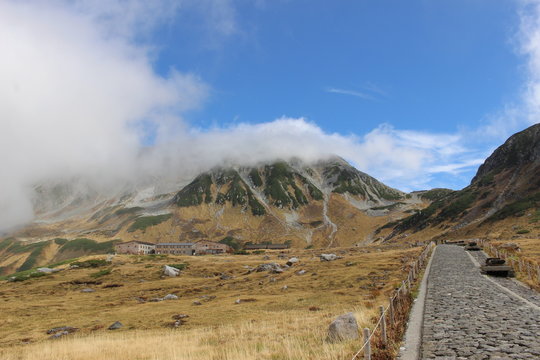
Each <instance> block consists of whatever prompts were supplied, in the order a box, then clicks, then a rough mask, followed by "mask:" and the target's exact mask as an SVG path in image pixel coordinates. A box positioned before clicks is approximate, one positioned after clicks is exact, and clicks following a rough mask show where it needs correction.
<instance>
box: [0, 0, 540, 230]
mask: <svg viewBox="0 0 540 360" xmlns="http://www.w3.org/2000/svg"><path fill="white" fill-rule="evenodd" d="M531 3H532V2H531ZM528 6H533V7H534V9H535V11H536V13H535V14H536V15H535V16H536V17H532V18H531V19H529V20H528V18H527V17H524V21H523V27H522V30H523V31H522V35H521V36H522V38H523V39H525V40H527V39H529V38H527V36H529V37H530V39H529V40H527V41H524V42H523V44H524V45H523V50H524V52H525V54H526V56H527V57H528V59H529V61H530V65H531V66H530V73H531V82H530V83H529V84H528V89H529V90H528V91H527V94H528V95H527V96H528V99H529V102H530V103H531V109H532V108H534V105H535V104H537V103H538V104H540V100H538V99H537V97H538V96H537V95H538V93H540V91H538V89H537V88H540V86H539V85H538V84H539V83H540V75H539V74H540V70H539V68H540V66H539V65H538V64H540V50H538V43H539V41H538V37H539V34H540V30H539V29H540V26H539V23H538V16H539V10H538V9H539V6H538V2H535V4H533V5H531V4H529V5H528ZM182 12H190V14H192V15H193V16H197V17H199V18H200V20H201V22H202V23H204V24H205V26H206V28H207V31H208V33H212V34H214V35H215V36H234V35H235V34H237V33H239V32H240V31H241V30H240V29H239V28H240V26H239V25H238V23H237V20H236V17H235V11H234V7H233V6H232V3H231V2H230V1H212V0H208V1H180V2H179V1H152V2H147V1H140V0H129V1H119V0H118V1H98V2H96V1H87V0H81V1H67V0H66V1H62V0H58V1H49V2H41V1H24V2H19V1H0V44H2V45H1V46H2V48H1V51H2V56H1V57H0V77H1V78H2V82H1V83H0V153H1V154H2V155H1V156H0V167H1V168H2V174H3V176H2V178H1V180H0V185H1V186H0V212H1V213H2V214H3V216H2V217H1V218H0V229H6V228H9V227H10V226H14V225H18V224H22V223H24V222H27V221H30V220H32V218H33V212H32V195H33V187H34V186H35V184H39V183H40V182H43V181H63V180H68V179H70V178H73V177H85V178H88V179H90V180H91V181H94V182H95V183H96V184H98V185H99V186H101V187H107V186H109V185H111V184H117V183H122V182H124V181H133V180H135V181H137V179H138V178H144V177H147V176H170V177H174V176H187V177H189V176H194V175H196V174H197V173H198V172H199V171H204V170H206V169H208V168H210V167H213V166H217V165H222V164H232V163H245V164H246V165H249V164H254V163H257V162H261V161H270V160H274V159H277V158H282V159H287V158H290V157H300V158H302V159H304V160H306V161H311V160H317V159H319V158H321V157H325V156H328V155H331V154H336V155H339V156H342V157H344V158H345V159H347V160H349V161H351V162H352V163H353V164H354V165H356V166H357V167H358V168H359V169H360V170H362V171H365V172H367V173H369V174H370V175H373V176H375V177H377V178H379V179H380V180H382V181H384V182H386V183H388V184H389V185H391V186H395V187H398V188H400V189H402V190H412V189H418V188H426V187H429V186H430V185H431V183H430V180H431V177H432V175H433V174H436V173H449V174H459V173H460V172H462V171H464V170H465V169H469V170H470V169H471V168H474V167H476V166H478V164H480V163H481V161H482V159H483V158H484V157H485V156H486V155H487V153H485V152H481V151H473V150H474V149H473V148H471V147H470V137H469V135H468V134H467V133H455V134H433V133H429V132H418V131H408V130H400V129H395V128H393V127H392V126H391V125H385V124H383V125H380V126H379V127H377V128H376V129H374V130H372V131H371V132H369V133H368V134H365V135H362V136H360V135H355V134H337V133H329V132H327V131H325V130H324V129H321V128H320V127H319V126H318V125H317V124H315V123H313V122H310V121H309V119H304V118H288V117H286V116H284V117H282V118H279V119H276V120H273V121H269V122H266V123H259V124H251V123H245V124H236V125H234V126H225V127H218V128H212V129H196V128H193V127H192V126H190V124H189V122H187V121H186V120H185V119H183V114H185V112H186V111H188V110H191V109H196V108H198V107H201V106H204V103H205V101H206V100H207V99H208V98H209V96H210V94H211V85H209V84H207V83H205V81H204V80H203V79H201V78H200V77H199V76H198V75H197V74H194V73H191V72H190V69H170V71H169V73H168V74H167V75H166V76H163V75H160V74H158V73H157V72H156V70H155V69H154V67H153V59H154V58H155V57H156V56H159V52H158V51H157V49H155V48H154V47H153V46H152V44H151V43H148V42H146V41H145V38H146V35H147V34H148V32H150V31H151V30H152V29H154V28H155V27H158V26H162V24H163V23H165V24H166V23H167V22H170V21H174V19H175V16H176V15H177V14H181V13H182ZM527 44H528V45H527ZM148 139H151V140H148ZM149 143H150V144H151V145H150V146H149Z"/></svg>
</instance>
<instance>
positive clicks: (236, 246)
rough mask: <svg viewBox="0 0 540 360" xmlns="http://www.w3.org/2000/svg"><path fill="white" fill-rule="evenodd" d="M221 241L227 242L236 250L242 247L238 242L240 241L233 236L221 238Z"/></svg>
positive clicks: (221, 242)
mask: <svg viewBox="0 0 540 360" xmlns="http://www.w3.org/2000/svg"><path fill="white" fill-rule="evenodd" d="M219 243H220V244H226V245H229V246H230V247H232V248H233V249H234V250H235V251H237V250H239V249H240V244H239V243H238V241H236V239H235V238H233V237H232V236H227V237H225V238H223V239H221V240H219Z"/></svg>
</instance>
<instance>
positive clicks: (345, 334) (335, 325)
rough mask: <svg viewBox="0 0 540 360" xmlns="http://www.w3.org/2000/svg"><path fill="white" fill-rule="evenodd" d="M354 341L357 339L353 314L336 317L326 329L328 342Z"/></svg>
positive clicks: (356, 324) (356, 327) (356, 328)
mask: <svg viewBox="0 0 540 360" xmlns="http://www.w3.org/2000/svg"><path fill="white" fill-rule="evenodd" d="M354 339H358V323H357V322H356V318H355V317H354V314H353V313H347V314H343V315H340V316H338V317H337V318H336V319H335V320H334V321H332V323H331V324H330V326H329V327H328V336H327V337H326V341H328V342H339V341H344V340H354Z"/></svg>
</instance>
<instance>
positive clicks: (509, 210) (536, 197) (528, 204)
mask: <svg viewBox="0 0 540 360" xmlns="http://www.w3.org/2000/svg"><path fill="white" fill-rule="evenodd" d="M534 207H536V208H538V207H540V192H537V193H536V194H533V195H531V196H529V197H526V198H524V199H521V200H517V201H514V202H513V203H510V204H507V205H505V206H504V207H503V208H502V209H501V210H499V211H497V212H496V213H495V214H493V215H492V216H491V217H490V218H489V219H488V221H497V220H502V219H506V218H507V217H510V216H516V217H519V216H523V215H525V211H526V210H529V209H531V208H534Z"/></svg>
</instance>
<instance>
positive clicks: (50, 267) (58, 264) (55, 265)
mask: <svg viewBox="0 0 540 360" xmlns="http://www.w3.org/2000/svg"><path fill="white" fill-rule="evenodd" d="M77 260H78V258H73V259H68V260H64V261H59V262H56V263H53V264H49V265H47V267H48V268H49V269H54V268H55V267H58V266H62V265H66V264H71V263H73V262H75V261H77Z"/></svg>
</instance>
